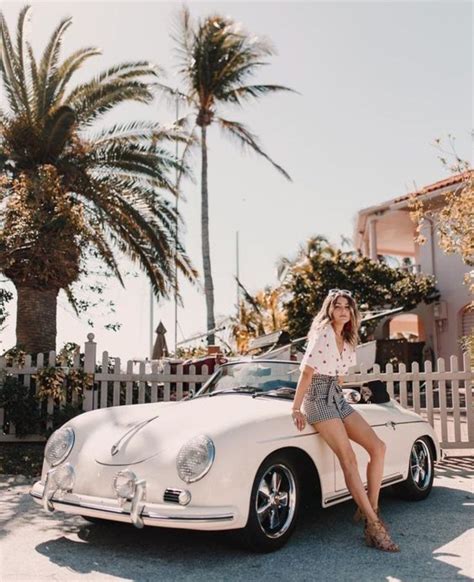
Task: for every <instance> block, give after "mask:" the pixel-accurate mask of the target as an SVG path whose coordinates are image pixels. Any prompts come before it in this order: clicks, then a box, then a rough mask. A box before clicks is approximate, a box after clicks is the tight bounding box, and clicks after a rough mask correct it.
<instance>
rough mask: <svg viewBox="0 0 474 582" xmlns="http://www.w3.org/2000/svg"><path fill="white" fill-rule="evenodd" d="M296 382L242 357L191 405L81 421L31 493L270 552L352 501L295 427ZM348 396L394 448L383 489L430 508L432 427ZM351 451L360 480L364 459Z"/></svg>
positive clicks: (51, 445)
mask: <svg viewBox="0 0 474 582" xmlns="http://www.w3.org/2000/svg"><path fill="white" fill-rule="evenodd" d="M298 376H299V370H298V362H292V361H274V360H268V361H265V360H259V361H256V360H248V361H245V360H243V361H238V362H233V363H228V364H225V365H223V366H221V367H220V368H219V369H218V370H217V371H216V372H215V374H214V375H213V376H211V378H209V380H208V381H207V382H206V384H204V385H203V386H202V388H201V389H200V390H199V391H198V392H197V393H196V394H195V395H194V396H192V397H191V398H188V399H185V400H180V401H178V402H158V403H156V404H140V405H139V404H135V405H131V406H117V407H113V408H106V409H101V410H94V411H91V412H87V413H85V414H82V415H80V416H77V417H75V418H74V419H72V420H70V421H69V422H68V423H67V424H66V425H64V426H63V427H62V428H60V429H59V430H58V431H56V432H55V433H54V434H53V435H52V436H51V437H50V439H49V441H48V443H47V446H46V449H45V459H44V464H43V472H42V477H41V481H38V482H37V483H35V485H34V486H33V488H32V490H31V495H32V496H33V497H34V499H35V500H36V501H37V502H38V503H41V504H43V506H44V508H45V509H46V510H48V511H53V510H58V511H65V512H68V513H74V514H78V515H82V516H84V517H85V518H87V519H89V520H91V521H95V520H114V521H121V522H129V523H133V524H134V525H135V526H137V527H143V525H147V526H148V525H149V526H158V527H173V528H188V529H197V530H237V531H236V533H237V534H238V537H239V538H241V539H242V540H243V541H244V542H245V543H246V544H247V545H248V546H250V548H252V549H254V550H257V551H272V550H275V549H277V548H279V547H281V546H282V545H283V544H284V543H285V542H286V541H287V540H288V538H289V537H290V535H291V533H292V532H293V530H294V528H295V525H296V522H297V517H298V513H299V510H300V509H301V508H302V507H304V506H305V505H306V504H307V503H312V502H316V503H317V504H320V505H321V506H322V507H330V506H331V505H335V504H337V503H342V502H343V501H346V500H348V499H351V495H350V493H349V491H348V490H347V488H346V485H345V482H344V477H343V473H342V470H341V468H340V465H339V461H338V459H337V458H336V456H335V455H334V453H333V452H332V450H331V449H330V448H329V447H328V445H327V444H326V443H325V442H324V441H323V439H322V438H321V437H320V436H319V434H318V433H317V432H316V431H315V430H314V428H313V427H312V426H311V425H308V424H306V427H305V428H304V430H302V431H299V430H298V429H297V428H296V426H295V425H294V423H293V421H292V417H291V405H292V400H293V397H294V393H295V388H296V383H297V380H298ZM344 392H345V397H346V398H348V399H349V401H350V402H351V404H352V405H353V406H354V407H355V408H356V409H357V411H358V412H360V414H362V415H363V416H364V417H365V419H366V420H367V421H368V422H369V423H370V424H371V425H372V427H373V428H374V429H375V431H376V432H377V434H378V435H379V436H380V437H381V438H382V439H383V440H384V441H385V442H386V444H387V452H386V459H385V474H384V477H383V487H387V486H393V487H394V489H395V490H396V491H397V492H398V493H399V494H400V496H401V497H403V498H405V499H411V500H419V499H424V498H425V497H426V496H427V495H428V494H429V493H430V490H431V488H432V484H433V477H434V463H435V462H436V461H438V460H439V459H440V456H441V450H440V447H439V443H438V440H437V438H436V435H435V432H434V431H433V429H432V427H431V426H430V424H429V423H428V422H426V421H425V420H423V419H422V418H421V417H420V416H419V415H418V414H415V413H414V412H411V411H408V410H406V409H404V408H402V407H401V406H400V405H399V404H398V403H397V402H396V401H394V400H389V401H388V402H385V403H383V404H376V403H373V402H367V401H364V400H363V399H361V396H360V393H359V391H356V390H354V389H344ZM352 444H353V447H354V450H355V452H356V455H357V458H358V464H359V470H360V475H361V478H362V481H363V482H364V483H365V482H366V477H365V473H366V465H367V461H368V455H367V453H366V451H365V449H363V448H362V447H360V446H359V445H357V444H356V443H352Z"/></svg>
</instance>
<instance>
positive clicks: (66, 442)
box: [44, 427, 74, 467]
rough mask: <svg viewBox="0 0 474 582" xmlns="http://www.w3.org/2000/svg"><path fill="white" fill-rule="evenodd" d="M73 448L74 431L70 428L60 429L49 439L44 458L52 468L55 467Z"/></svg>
mask: <svg viewBox="0 0 474 582" xmlns="http://www.w3.org/2000/svg"><path fill="white" fill-rule="evenodd" d="M73 446H74V431H73V430H72V428H70V427H67V428H60V429H59V430H57V431H56V432H53V434H52V435H51V436H50V437H49V440H48V443H47V444H46V448H45V451H44V457H45V459H46V460H47V461H48V463H49V464H50V465H51V466H52V467H55V466H56V465H59V463H62V462H63V461H64V460H65V459H66V457H67V456H68V455H69V453H70V452H71V450H72V447H73Z"/></svg>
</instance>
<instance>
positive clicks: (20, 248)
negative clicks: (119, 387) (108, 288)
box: [0, 6, 197, 353]
mask: <svg viewBox="0 0 474 582" xmlns="http://www.w3.org/2000/svg"><path fill="white" fill-rule="evenodd" d="M28 17H29V7H28V6H26V7H24V8H23V9H22V10H21V12H20V14H19V18H18V24H17V35H16V41H15V43H14V42H13V41H12V38H11V36H10V33H9V30H8V27H7V24H6V22H5V19H4V17H3V15H2V14H1V13H0V39H1V43H2V46H1V51H2V52H1V58H0V73H1V79H2V82H3V89H4V93H5V95H6V98H7V101H8V106H9V109H8V111H0V171H1V181H0V225H1V230H0V271H1V272H3V273H4V274H5V275H6V276H7V277H8V278H9V279H11V281H12V282H13V283H14V285H15V287H16V291H17V294H18V308H17V327H16V332H17V344H18V345H21V346H22V347H23V348H24V349H25V350H27V352H29V353H35V352H39V351H45V350H50V349H54V347H55V339H56V307H57V295H58V292H59V290H60V289H63V290H65V292H66V293H67V294H68V297H69V299H70V301H71V302H72V304H73V306H75V305H76V303H77V300H76V298H75V297H74V294H73V292H72V289H71V285H72V283H74V282H75V281H77V280H78V279H79V278H80V276H81V275H87V264H88V260H89V259H90V258H91V257H92V258H94V259H97V260H99V261H101V262H103V263H104V264H105V265H106V266H107V268H108V270H109V272H110V273H111V274H112V275H114V276H115V277H117V279H118V280H119V281H120V283H121V284H122V285H123V280H122V275H121V272H120V269H119V254H120V253H122V254H125V255H127V256H128V257H130V258H131V259H132V260H133V261H134V262H136V263H138V264H139V265H140V267H141V268H142V269H143V270H144V271H145V273H146V274H147V276H148V277H149V279H150V281H151V284H152V287H153V290H154V292H155V294H156V296H162V297H169V294H170V292H171V290H172V288H173V287H174V283H173V282H174V268H175V264H177V266H178V268H179V270H180V271H181V272H182V273H183V274H184V275H185V276H186V278H187V279H189V280H190V281H195V280H196V277H197V272H196V270H195V269H194V268H193V267H192V264H191V262H190V260H189V258H188V257H187V255H186V253H185V252H184V249H183V247H182V245H181V244H178V245H177V246H176V247H175V241H174V232H175V225H176V224H177V221H178V220H179V216H178V214H177V213H176V212H175V211H174V209H173V207H172V204H171V201H170V200H168V197H169V195H170V194H171V195H176V190H175V186H174V185H173V184H172V182H171V179H170V174H171V173H172V172H173V171H175V170H176V169H177V170H179V171H181V172H183V171H184V172H186V169H185V168H183V165H182V164H181V163H180V162H179V160H177V159H176V157H175V156H173V155H172V154H171V153H170V152H169V151H168V150H167V149H166V148H165V144H166V142H168V141H170V140H176V139H181V140H184V137H183V134H182V131H181V130H179V129H178V128H177V127H175V126H172V127H170V128H167V127H163V126H160V125H159V124H157V123H152V122H141V121H132V122H129V123H121V124H116V125H113V126H112V127H108V128H105V129H101V130H100V131H95V132H93V131H92V129H93V126H94V124H95V123H96V122H98V121H99V120H101V119H102V117H103V116H104V115H105V114H106V113H108V112H109V111H111V110H113V109H115V108H116V107H117V106H119V105H121V104H123V103H126V102H139V103H150V102H151V101H152V99H153V98H154V94H153V90H154V88H156V83H157V78H158V76H159V71H158V70H157V68H156V67H154V66H152V65H151V64H149V63H148V62H128V63H121V64H118V65H115V66H113V67H111V68H109V69H107V70H105V71H103V72H102V73H100V74H99V75H97V76H95V77H94V78H92V79H91V80H89V81H86V82H84V83H81V84H78V85H76V86H75V87H72V88H70V81H71V78H72V76H73V75H74V74H75V73H76V72H77V71H78V70H79V69H80V67H81V66H82V65H84V63H85V62H86V61H88V59H90V58H91V57H93V56H95V55H98V54H100V51H99V50H98V49H96V48H91V47H87V48H83V49H80V50H77V51H75V52H74V53H73V54H71V55H69V56H68V57H66V58H65V59H64V60H62V61H60V51H61V45H62V42H63V36H64V33H65V32H66V30H67V29H68V28H69V27H70V25H71V23H72V21H71V18H65V19H63V20H62V21H61V22H60V23H59V25H58V26H57V27H56V29H55V30H54V32H53V33H52V35H51V37H50V39H49V42H48V43H47V45H46V47H45V49H44V51H43V54H42V56H41V59H40V60H39V61H37V60H36V59H35V56H34V54H33V51H32V48H31V46H30V43H29V42H28V41H27V40H26V39H25V35H24V28H25V22H26V20H27V18H28Z"/></svg>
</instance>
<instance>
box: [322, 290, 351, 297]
mask: <svg viewBox="0 0 474 582" xmlns="http://www.w3.org/2000/svg"><path fill="white" fill-rule="evenodd" d="M336 293H341V294H343V295H349V297H352V292H351V291H349V289H329V291H328V295H335V294H336Z"/></svg>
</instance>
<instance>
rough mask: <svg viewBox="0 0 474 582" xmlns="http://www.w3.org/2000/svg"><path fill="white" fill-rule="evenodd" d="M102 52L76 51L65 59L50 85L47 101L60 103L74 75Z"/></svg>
mask: <svg viewBox="0 0 474 582" xmlns="http://www.w3.org/2000/svg"><path fill="white" fill-rule="evenodd" d="M100 54H101V51H100V50H99V49H98V48H95V47H86V48H83V49H79V50H77V51H75V52H74V53H73V54H72V55H70V56H69V57H68V58H67V59H65V60H64V61H63V62H62V63H61V65H60V66H58V69H57V71H56V72H55V74H54V76H53V78H52V79H51V81H50V83H49V88H48V96H47V100H48V99H50V100H54V101H55V102H56V103H60V102H61V100H62V98H63V96H64V93H65V91H66V88H67V84H68V83H69V81H70V80H71V77H72V76H73V75H74V73H75V72H76V71H77V70H78V69H79V68H80V67H81V65H82V64H83V63H84V62H85V61H86V60H87V59H90V58H91V57H94V56H98V55H100Z"/></svg>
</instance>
